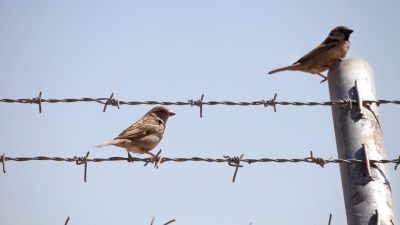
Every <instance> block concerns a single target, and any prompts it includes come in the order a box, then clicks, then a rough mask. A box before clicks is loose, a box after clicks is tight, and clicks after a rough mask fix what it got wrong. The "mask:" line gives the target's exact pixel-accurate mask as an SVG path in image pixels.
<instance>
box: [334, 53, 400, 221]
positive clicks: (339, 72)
mask: <svg viewBox="0 0 400 225" xmlns="http://www.w3.org/2000/svg"><path fill="white" fill-rule="evenodd" d="M328 83H329V93H330V98H331V101H337V100H340V99H343V98H347V99H348V98H349V99H352V100H354V101H362V100H363V99H364V100H376V94H375V83H374V79H373V72H372V69H371V67H370V66H369V65H368V63H367V62H365V61H364V60H361V59H357V58H351V59H345V60H343V61H341V62H338V63H336V64H334V66H333V68H332V69H331V70H330V71H329V73H328ZM357 92H358V94H359V95H357ZM332 114H333V123H334V127H335V136H336V146H337V151H338V155H339V158H341V159H360V160H365V159H368V158H369V159H370V160H371V159H375V160H380V159H385V149H384V145H383V138H382V130H381V125H380V121H379V110H378V106H377V105H376V104H371V105H365V104H364V106H363V107H361V109H360V108H359V102H357V103H356V104H352V106H351V107H345V106H332ZM363 146H364V147H363ZM370 173H371V174H370V176H369V175H368V169H367V166H366V165H364V164H360V163H357V164H347V163H346V164H345V163H341V164H340V174H341V177H342V186H343V194H344V201H345V206H346V214H347V224H348V225H376V224H381V225H392V222H391V220H392V221H393V223H394V224H397V222H396V217H395V213H394V208H393V203H392V193H391V192H392V190H391V187H390V182H389V177H388V173H387V169H386V166H385V164H371V165H370ZM376 210H377V211H376ZM377 212H378V213H377ZM377 219H379V220H380V221H377Z"/></svg>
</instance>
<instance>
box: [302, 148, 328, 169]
mask: <svg viewBox="0 0 400 225" xmlns="http://www.w3.org/2000/svg"><path fill="white" fill-rule="evenodd" d="M305 160H308V162H311V163H315V164H317V165H320V166H321V167H322V168H324V165H325V164H327V161H326V160H325V159H323V158H319V157H317V158H314V155H313V152H312V151H310V157H308V158H305Z"/></svg>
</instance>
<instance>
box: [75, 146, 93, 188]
mask: <svg viewBox="0 0 400 225" xmlns="http://www.w3.org/2000/svg"><path fill="white" fill-rule="evenodd" d="M88 157H89V152H87V153H86V156H83V157H77V156H74V158H73V159H74V161H75V163H76V165H82V164H85V170H84V175H83V180H84V181H85V182H86V177H87V164H88V161H89V159H88Z"/></svg>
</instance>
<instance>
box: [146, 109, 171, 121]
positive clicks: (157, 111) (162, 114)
mask: <svg viewBox="0 0 400 225" xmlns="http://www.w3.org/2000/svg"><path fill="white" fill-rule="evenodd" d="M152 113H154V114H156V115H157V116H158V117H160V118H165V119H166V118H168V117H170V116H174V115H175V113H174V112H172V111H170V110H169V109H168V108H167V107H165V106H156V107H154V108H152V109H151V110H150V111H149V112H148V113H147V114H152Z"/></svg>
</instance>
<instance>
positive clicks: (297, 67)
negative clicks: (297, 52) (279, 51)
mask: <svg viewBox="0 0 400 225" xmlns="http://www.w3.org/2000/svg"><path fill="white" fill-rule="evenodd" d="M300 68H301V65H300V64H293V65H290V66H285V67H281V68H279V69H276V70H271V71H269V72H268V74H274V73H279V72H282V71H285V70H299V69H300Z"/></svg>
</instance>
